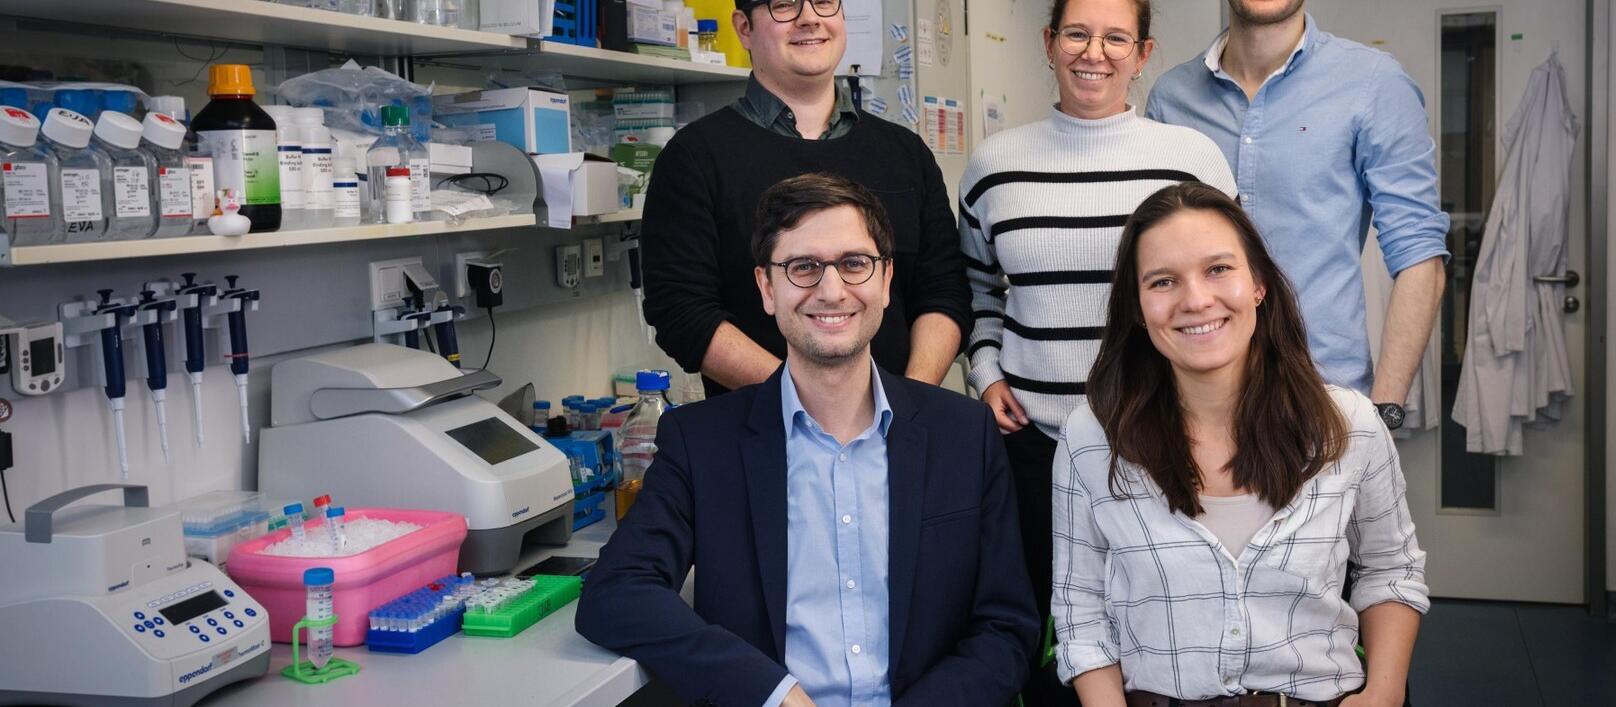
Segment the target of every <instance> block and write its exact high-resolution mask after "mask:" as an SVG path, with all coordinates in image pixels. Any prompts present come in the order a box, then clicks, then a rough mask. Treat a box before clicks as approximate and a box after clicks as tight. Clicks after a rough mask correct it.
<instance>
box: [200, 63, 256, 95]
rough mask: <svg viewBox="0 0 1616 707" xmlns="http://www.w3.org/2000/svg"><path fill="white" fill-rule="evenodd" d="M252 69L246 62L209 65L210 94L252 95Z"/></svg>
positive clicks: (253, 92)
mask: <svg viewBox="0 0 1616 707" xmlns="http://www.w3.org/2000/svg"><path fill="white" fill-rule="evenodd" d="M255 93H256V92H255V91H253V82H252V69H251V68H250V67H248V66H247V65H246V64H214V65H213V66H211V67H208V95H209V96H251V95H254V94H255Z"/></svg>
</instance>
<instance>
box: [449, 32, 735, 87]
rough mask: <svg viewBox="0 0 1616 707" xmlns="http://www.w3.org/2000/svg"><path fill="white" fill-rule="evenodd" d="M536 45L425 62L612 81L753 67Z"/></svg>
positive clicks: (672, 81) (731, 75)
mask: <svg viewBox="0 0 1616 707" xmlns="http://www.w3.org/2000/svg"><path fill="white" fill-rule="evenodd" d="M538 45H539V46H538V48H537V49H536V50H535V49H531V48H529V49H526V50H524V51H519V52H486V53H485V52H468V53H466V54H463V55H461V56H458V57H454V58H452V59H434V60H431V61H428V62H426V63H435V64H442V65H443V66H447V67H450V68H457V69H485V68H490V67H492V68H501V69H507V70H511V71H555V72H559V73H560V74H561V75H562V76H564V77H566V78H567V79H569V80H572V79H586V80H593V81H599V82H602V83H612V84H663V85H674V86H682V85H690V84H701V83H724V82H731V81H745V80H746V77H747V76H748V75H749V74H750V73H751V69H743V68H740V67H736V66H712V65H709V64H697V63H695V62H692V61H683V60H680V59H669V58H667V57H660V56H648V55H644V54H634V53H631V52H619V51H613V50H610V49H600V48H598V47H581V46H578V45H575V44H567V43H565V42H550V41H542V40H541V41H539V42H538Z"/></svg>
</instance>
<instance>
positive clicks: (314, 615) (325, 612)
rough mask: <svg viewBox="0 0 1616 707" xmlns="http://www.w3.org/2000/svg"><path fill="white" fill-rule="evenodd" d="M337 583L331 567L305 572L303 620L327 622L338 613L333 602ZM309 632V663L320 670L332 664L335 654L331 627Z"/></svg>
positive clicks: (312, 629) (311, 629)
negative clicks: (333, 591)
mask: <svg viewBox="0 0 1616 707" xmlns="http://www.w3.org/2000/svg"><path fill="white" fill-rule="evenodd" d="M335 581H336V573H334V572H332V571H331V568H330V567H310V568H309V569H306V570H303V588H304V591H305V592H307V597H308V598H307V602H306V604H305V605H304V608H303V618H304V619H305V620H307V621H310V622H314V621H325V620H327V619H329V618H331V617H332V616H333V615H335V613H336V608H335V607H333V606H332V602H331V585H332V584H334V583H335ZM308 632H309V646H308V648H309V652H308V653H307V655H308V656H309V662H310V663H313V664H314V669H315V670H319V669H321V668H324V667H325V664H326V663H329V662H331V654H332V652H333V649H332V644H331V633H332V632H331V627H330V626H323V627H320V628H310V629H308Z"/></svg>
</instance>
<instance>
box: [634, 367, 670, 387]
mask: <svg viewBox="0 0 1616 707" xmlns="http://www.w3.org/2000/svg"><path fill="white" fill-rule="evenodd" d="M634 387H636V388H639V389H640V390H667V389H668V372H667V371H663V370H647V371H640V372H639V373H636V374H634Z"/></svg>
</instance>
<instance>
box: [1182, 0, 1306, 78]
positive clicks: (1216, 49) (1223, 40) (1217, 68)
mask: <svg viewBox="0 0 1616 707" xmlns="http://www.w3.org/2000/svg"><path fill="white" fill-rule="evenodd" d="M1313 28H1314V24H1313V15H1311V14H1308V13H1303V15H1302V39H1301V41H1299V42H1297V43H1296V48H1295V49H1292V50H1291V55H1290V57H1289V58H1287V59H1286V60H1285V64H1284V65H1283V66H1281V67H1279V68H1278V69H1276V70H1275V71H1274V73H1273V74H1272V75H1271V76H1269V77H1268V78H1267V79H1265V80H1264V81H1265V82H1266V81H1271V80H1273V78H1274V77H1275V76H1280V75H1283V74H1285V73H1287V72H1289V71H1290V70H1291V67H1292V66H1294V65H1295V64H1296V62H1297V59H1298V57H1301V56H1303V54H1304V53H1305V52H1306V51H1307V50H1308V49H1309V48H1311V47H1312V44H1313V40H1314V36H1313ZM1227 46H1229V31H1228V30H1224V31H1223V34H1220V35H1218V38H1217V39H1215V40H1212V46H1210V47H1208V48H1207V50H1206V58H1205V61H1206V68H1207V70H1208V71H1211V72H1212V73H1213V74H1214V75H1216V76H1217V77H1218V78H1221V79H1227V80H1229V81H1233V80H1234V79H1233V78H1232V77H1230V76H1229V74H1228V73H1226V72H1225V71H1224V70H1223V49H1224V47H1227Z"/></svg>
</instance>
